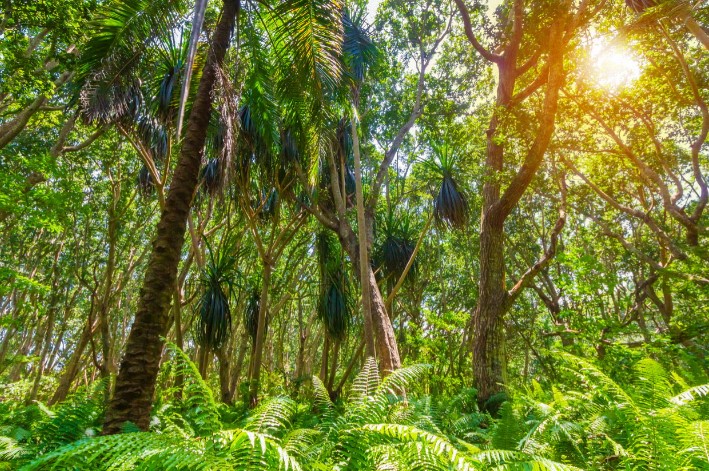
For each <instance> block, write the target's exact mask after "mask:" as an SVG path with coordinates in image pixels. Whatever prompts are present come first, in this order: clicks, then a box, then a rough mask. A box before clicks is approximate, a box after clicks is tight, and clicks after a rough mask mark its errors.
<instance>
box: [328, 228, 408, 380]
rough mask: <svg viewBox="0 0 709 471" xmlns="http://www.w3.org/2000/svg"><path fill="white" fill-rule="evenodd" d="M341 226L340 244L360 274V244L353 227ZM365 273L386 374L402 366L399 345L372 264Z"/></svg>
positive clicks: (378, 345) (377, 344) (381, 366)
mask: <svg viewBox="0 0 709 471" xmlns="http://www.w3.org/2000/svg"><path fill="white" fill-rule="evenodd" d="M340 228H341V232H343V233H344V235H342V234H339V235H340V237H339V240H340V244H341V245H342V247H343V249H344V250H345V251H346V252H347V254H348V255H349V257H350V260H352V263H353V264H354V266H355V272H356V273H358V274H359V273H361V270H360V264H359V244H358V243H357V237H356V236H355V234H354V233H353V232H352V230H351V229H350V230H348V226H345V225H344V224H343V225H341V226H340ZM364 273H365V275H364V276H366V277H367V280H366V281H367V282H368V283H369V299H370V305H371V307H372V321H373V324H374V325H373V328H374V334H375V347H376V351H377V355H378V357H379V358H378V360H379V367H380V369H381V372H382V374H383V375H384V376H386V375H388V374H389V373H391V372H392V371H394V370H396V369H399V368H401V360H400V358H399V347H398V346H397V344H396V335H395V333H394V326H393V325H392V323H391V319H390V318H389V314H388V313H387V310H386V307H385V306H384V299H383V298H382V293H381V291H380V290H379V285H377V279H376V277H375V276H374V270H372V267H371V266H368V267H367V270H364ZM360 276H361V275H360ZM361 283H362V279H361V278H360V284H361ZM365 340H366V339H365ZM365 353H366V348H365Z"/></svg>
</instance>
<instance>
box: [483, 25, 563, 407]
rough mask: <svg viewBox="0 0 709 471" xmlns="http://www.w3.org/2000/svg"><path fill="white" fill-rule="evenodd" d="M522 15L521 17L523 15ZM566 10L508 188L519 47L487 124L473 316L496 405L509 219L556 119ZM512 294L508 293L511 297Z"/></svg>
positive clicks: (502, 71) (504, 68) (507, 302)
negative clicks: (507, 130) (535, 117)
mask: <svg viewBox="0 0 709 471" xmlns="http://www.w3.org/2000/svg"><path fill="white" fill-rule="evenodd" d="M517 21H521V18H519V19H518V20H517ZM565 23H566V22H565V18H564V13H563V12H560V16H559V18H558V19H557V20H556V21H555V23H554V24H553V25H552V26H551V28H550V39H549V41H550V42H549V43H550V44H552V45H553V46H552V48H551V49H550V51H549V58H548V60H547V67H548V70H547V71H545V72H542V73H546V74H547V77H546V84H547V85H546V91H545V95H544V102H543V105H542V110H541V113H540V115H539V128H538V129H537V133H536V136H535V139H534V141H533V142H532V144H531V145H530V147H529V149H528V150H527V153H526V155H525V158H524V163H523V164H522V166H521V167H520V168H519V170H518V171H517V172H516V174H515V175H514V177H513V178H512V181H511V182H510V183H509V185H508V186H507V188H506V189H505V191H504V193H502V192H501V185H500V183H499V182H500V176H501V175H500V174H501V173H502V172H503V171H504V168H503V164H504V147H503V144H502V142H503V141H504V138H503V136H499V135H497V131H498V129H497V128H498V124H499V119H500V113H501V112H504V110H506V109H509V108H510V106H511V105H512V97H513V94H514V90H515V81H516V78H517V69H516V62H517V60H516V54H517V49H516V48H512V49H509V50H508V51H507V52H506V53H505V55H503V59H502V61H501V62H500V63H498V64H497V65H498V70H499V82H498V87H497V103H496V105H497V106H496V107H495V110H496V111H494V112H493V116H492V118H491V120H490V127H489V128H488V130H487V138H488V139H487V153H486V158H485V166H486V182H485V184H484V186H483V207H482V215H481V221H480V282H479V288H478V306H477V309H476V311H475V318H474V320H473V332H474V338H473V374H474V378H473V379H474V382H475V387H476V388H477V389H478V405H479V406H480V407H481V408H483V409H489V410H491V411H492V412H495V411H496V408H497V407H498V406H499V402H497V401H494V403H488V400H489V399H490V398H491V397H492V396H494V395H495V394H497V393H500V392H502V391H504V384H505V379H506V378H505V376H506V361H505V358H504V324H503V321H504V315H505V313H506V312H507V311H508V310H509V308H510V307H511V303H512V302H513V301H514V298H509V295H508V291H507V288H506V284H505V253H504V250H505V249H504V239H505V233H504V224H505V220H506V219H507V217H508V216H509V215H510V213H511V212H512V211H513V210H514V208H515V207H516V206H517V204H518V203H519V200H520V198H521V197H522V195H523V194H524V192H525V191H526V190H527V188H528V187H529V184H530V183H531V182H532V179H533V178H534V175H535V174H536V173H537V170H539V167H540V166H541V164H542V161H543V159H544V154H545V153H546V150H547V148H548V147H549V143H550V141H551V137H552V134H553V132H554V124H555V119H556V111H557V103H558V98H559V89H560V88H561V86H562V85H563V82H564V68H563V52H564V47H565V45H564V43H563V41H562V38H563V31H564V27H565ZM508 298H509V299H508Z"/></svg>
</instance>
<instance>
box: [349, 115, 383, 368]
mask: <svg viewBox="0 0 709 471" xmlns="http://www.w3.org/2000/svg"><path fill="white" fill-rule="evenodd" d="M350 125H351V128H352V148H353V154H354V172H355V198H356V199H357V234H358V248H359V250H358V252H359V253H358V254H357V258H358V260H359V279H360V286H361V287H362V314H363V315H364V341H365V347H366V348H365V352H366V354H367V356H368V357H371V356H374V329H373V328H372V327H373V324H374V319H373V315H374V313H373V306H372V301H371V298H372V296H371V293H370V290H371V288H370V286H369V283H366V282H365V280H367V277H368V276H367V271H370V270H369V253H368V251H369V244H368V243H367V221H366V219H365V215H364V193H363V191H362V163H361V159H360V155H359V135H358V132H357V123H356V122H355V117H354V116H352V118H351V120H350ZM380 297H381V296H380Z"/></svg>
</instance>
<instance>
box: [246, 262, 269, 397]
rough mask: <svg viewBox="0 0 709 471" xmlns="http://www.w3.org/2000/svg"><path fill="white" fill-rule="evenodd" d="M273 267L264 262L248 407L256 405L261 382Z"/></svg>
mask: <svg viewBox="0 0 709 471" xmlns="http://www.w3.org/2000/svg"><path fill="white" fill-rule="evenodd" d="M272 270H273V267H271V265H269V264H268V263H266V262H264V267H263V281H262V283H263V286H262V287H261V302H260V305H259V311H258V328H257V330H256V342H254V354H253V359H252V361H251V375H250V377H251V382H250V383H249V405H250V406H251V407H256V405H258V393H259V388H260V384H259V381H260V380H261V358H262V357H263V344H264V340H266V316H267V314H268V292H269V290H270V287H271V271H272Z"/></svg>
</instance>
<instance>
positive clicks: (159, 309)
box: [103, 0, 239, 434]
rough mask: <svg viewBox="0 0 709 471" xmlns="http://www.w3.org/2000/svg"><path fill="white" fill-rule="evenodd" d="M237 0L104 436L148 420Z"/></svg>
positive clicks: (166, 213)
mask: <svg viewBox="0 0 709 471" xmlns="http://www.w3.org/2000/svg"><path fill="white" fill-rule="evenodd" d="M238 6H239V3H238V0H224V5H223V8H222V14H221V17H220V19H219V22H218V23H217V27H216V29H215V32H214V36H213V38H212V45H211V48H210V52H209V55H208V57H207V62H206V64H205V66H204V70H203V72H202V77H201V79H200V83H199V87H198V89H197V94H196V96H195V100H194V103H193V105H192V112H191V113H190V117H189V121H188V123H187V131H186V133H185V138H184V142H183V144H182V150H181V152H180V160H179V162H178V164H177V168H176V169H175V173H174V176H173V178H172V182H171V185H170V190H169V193H168V195H167V200H166V202H165V208H164V209H163V212H162V214H161V216H160V222H159V223H158V229H157V235H156V237H155V240H154V242H153V250H152V253H151V254H150V259H149V261H148V266H147V268H146V272H145V279H144V282H143V288H142V289H141V293H140V300H139V302H138V310H137V312H136V316H135V321H134V322H133V326H132V328H131V332H130V335H129V336H128V341H127V344H126V353H125V356H124V357H123V361H122V362H121V367H120V371H119V373H118V378H117V379H116V386H115V392H114V395H113V398H112V399H111V402H110V404H109V406H108V410H107V411H106V420H105V422H104V429H103V433H104V434H113V433H118V432H120V431H121V428H122V427H123V425H124V424H125V423H126V422H128V421H130V422H132V423H134V424H135V425H136V426H138V427H139V428H140V429H142V430H147V428H148V425H149V422H150V410H151V405H152V397H153V393H154V391H155V383H156V380H157V374H158V369H159V366H160V358H161V352H162V348H163V345H164V340H163V338H162V337H163V336H164V335H166V334H167V332H166V330H167V327H168V324H169V320H170V301H171V299H172V297H173V293H174V290H175V285H176V279H177V268H178V264H179V262H180V254H181V251H182V245H183V243H184V238H185V230H186V226H187V216H188V214H189V211H190V207H191V204H192V197H193V195H194V193H195V190H196V188H197V183H198V176H199V169H200V164H201V160H202V155H201V154H202V149H203V148H204V142H205V139H206V135H207V127H208V125H209V117H210V114H211V111H212V90H213V88H214V82H215V78H216V68H217V67H218V66H219V65H220V64H221V63H222V62H223V59H224V56H225V54H226V51H227V48H228V47H229V42H230V36H231V32H232V30H233V27H234V21H235V18H236V12H237V9H238Z"/></svg>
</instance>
